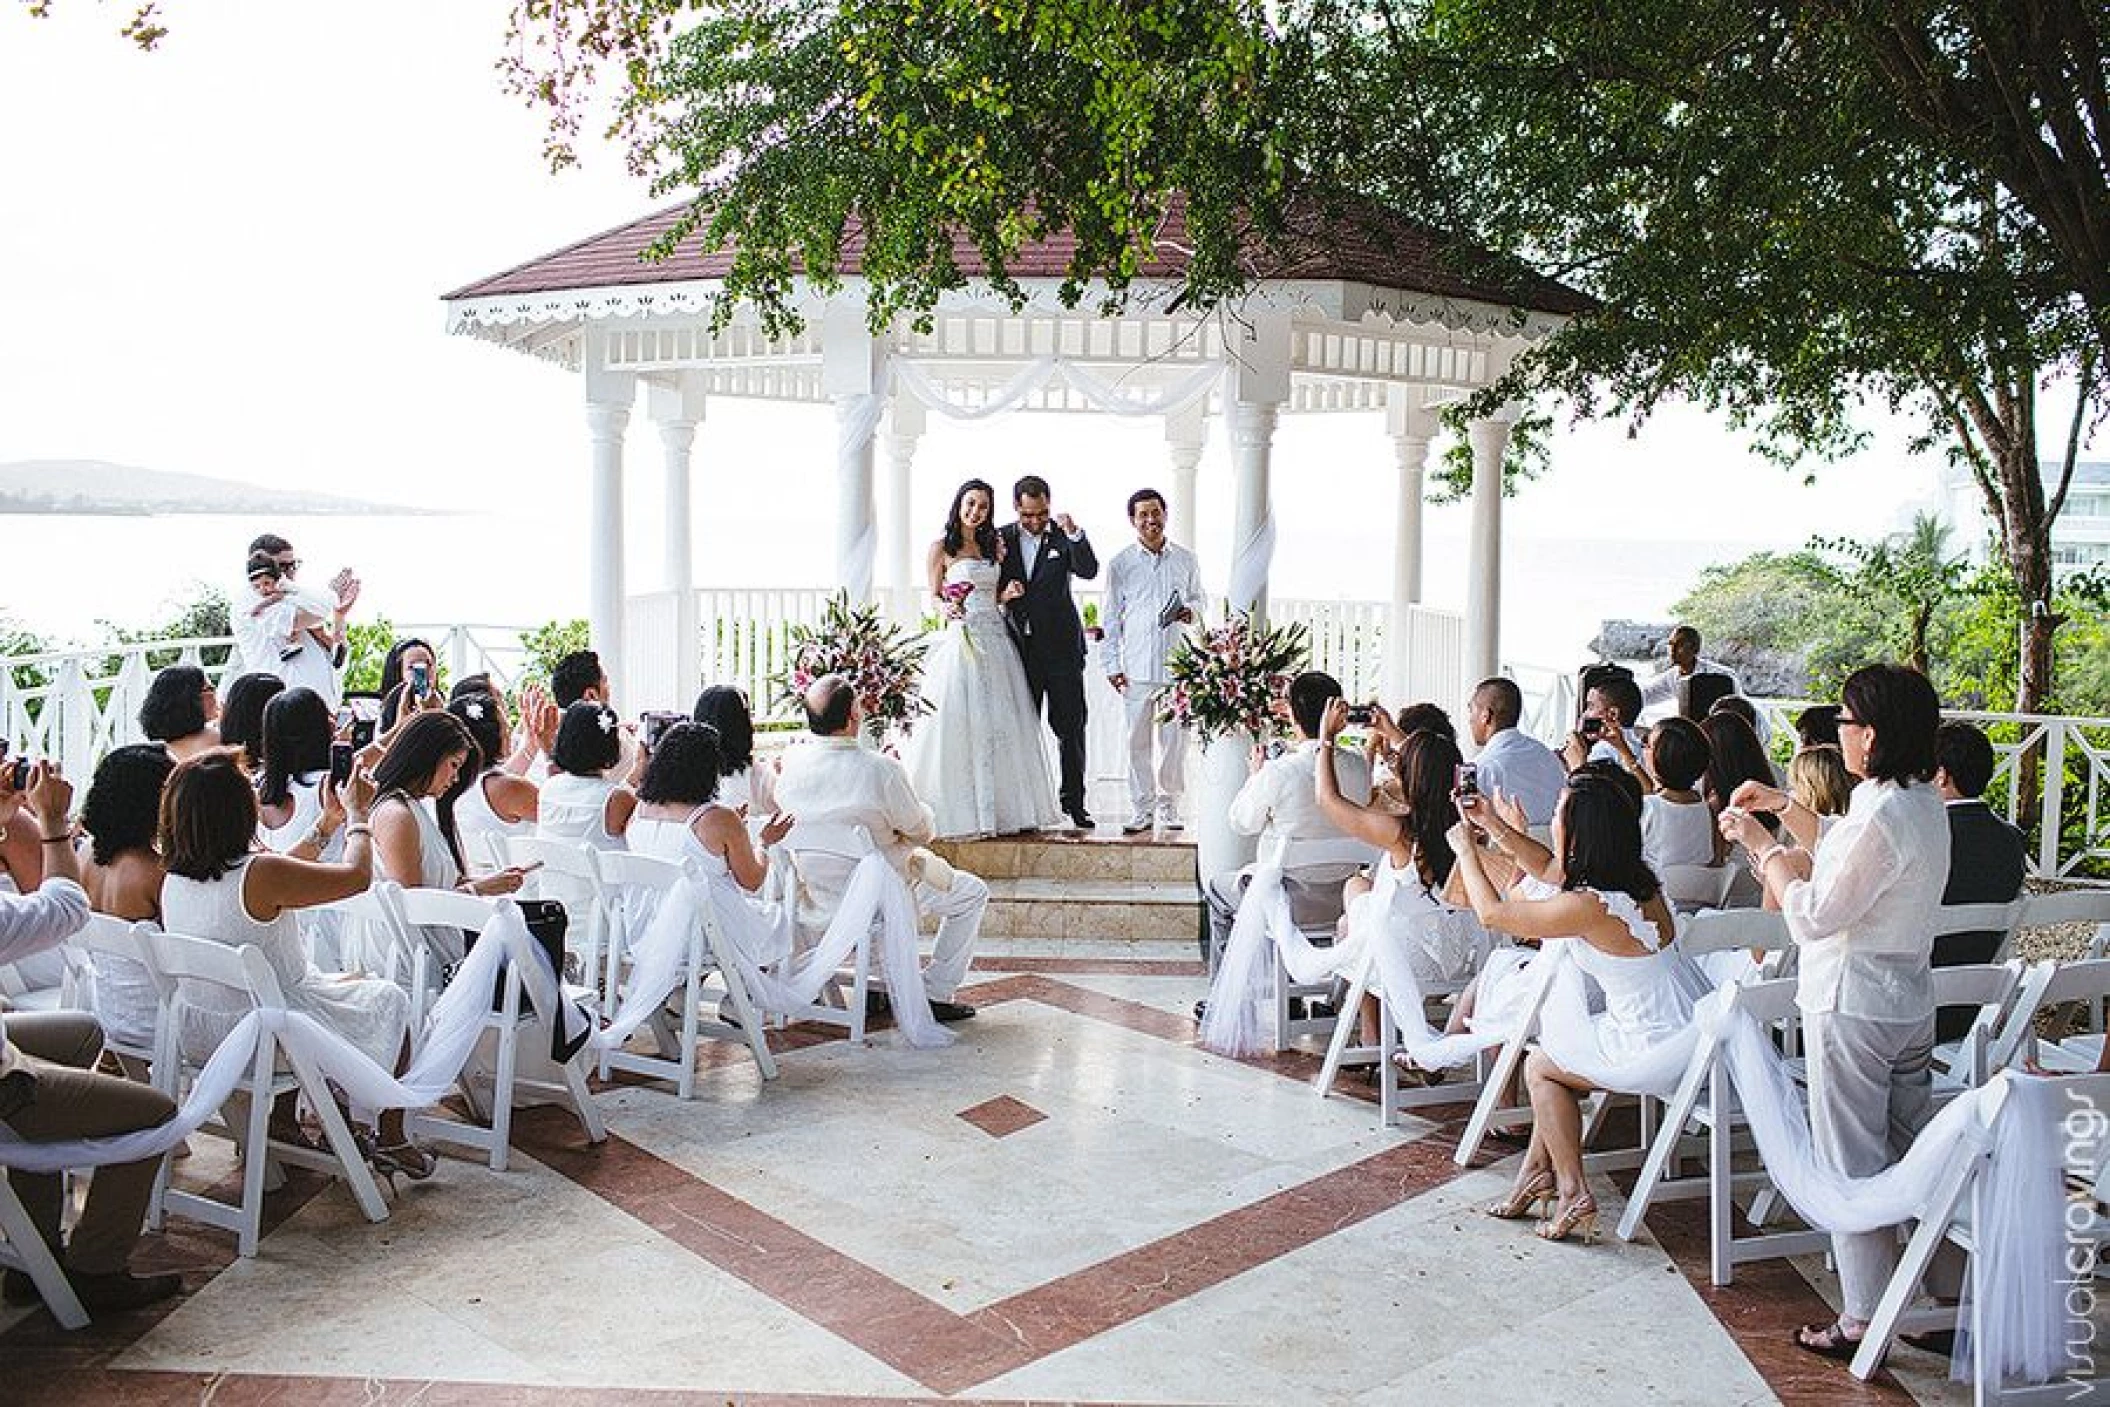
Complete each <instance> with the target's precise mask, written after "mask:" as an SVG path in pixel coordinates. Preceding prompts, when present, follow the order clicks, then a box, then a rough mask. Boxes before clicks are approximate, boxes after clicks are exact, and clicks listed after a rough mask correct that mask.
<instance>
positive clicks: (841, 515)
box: [835, 393, 886, 605]
mask: <svg viewBox="0 0 2110 1407" xmlns="http://www.w3.org/2000/svg"><path fill="white" fill-rule="evenodd" d="M885 408H886V405H885V398H884V397H882V396H878V395H874V394H871V393H866V394H864V395H856V396H837V397H836V398H835V482H836V491H835V563H836V584H837V585H838V586H840V587H842V589H843V590H844V591H846V592H847V593H849V597H850V601H851V604H853V605H858V604H862V603H864V602H866V601H870V600H871V599H872V568H873V562H874V559H875V557H876V555H877V553H878V550H879V527H878V523H877V522H876V521H875V517H876V515H875V513H874V511H873V502H872V441H873V439H874V438H875V436H876V432H877V431H878V429H879V417H880V414H881V413H882V412H883V411H884V410H885Z"/></svg>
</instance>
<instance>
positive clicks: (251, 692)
mask: <svg viewBox="0 0 2110 1407" xmlns="http://www.w3.org/2000/svg"><path fill="white" fill-rule="evenodd" d="M285 688H286V681H285V680H283V679H281V678H279V677H278V676H277V675H276V674H245V675H243V676H242V677H241V678H239V679H237V680H235V681H234V682H233V683H231V684H229V685H228V686H227V697H226V698H225V699H223V700H222V701H221V703H220V743H221V745H222V746H223V747H231V748H239V749H240V750H241V757H242V768H243V770H244V771H246V772H248V773H249V775H250V776H252V777H253V776H255V775H256V773H257V769H258V768H259V767H261V766H262V765H263V751H264V749H263V742H264V736H263V735H264V708H265V706H266V705H267V704H269V703H270V702H271V701H272V700H273V699H275V698H277V697H278V696H279V695H280V694H282V693H284V692H285Z"/></svg>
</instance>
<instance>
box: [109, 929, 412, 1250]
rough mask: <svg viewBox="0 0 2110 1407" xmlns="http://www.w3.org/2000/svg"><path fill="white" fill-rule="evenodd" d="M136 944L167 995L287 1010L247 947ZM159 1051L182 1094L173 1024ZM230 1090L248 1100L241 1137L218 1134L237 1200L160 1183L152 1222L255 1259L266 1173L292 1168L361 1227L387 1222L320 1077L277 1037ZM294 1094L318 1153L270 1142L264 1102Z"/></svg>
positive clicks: (160, 940) (166, 938)
mask: <svg viewBox="0 0 2110 1407" xmlns="http://www.w3.org/2000/svg"><path fill="white" fill-rule="evenodd" d="M140 936H141V940H142V941H143V942H144V943H145V945H146V951H147V952H149V953H151V954H152V966H153V967H154V969H155V970H156V971H158V972H159V973H160V974H161V977H162V979H163V980H164V981H165V982H167V983H168V984H170V986H171V988H172V989H173V988H174V987H175V985H176V984H179V983H184V982H190V983H197V984H199V985H202V986H209V987H215V988H218V989H220V990H222V991H224V992H228V993H231V994H233V995H234V996H236V997H238V998H240V999H241V1000H242V1001H243V1002H244V1003H245V1004H246V1005H247V1006H248V1007H249V1008H250V1009H251V1010H255V1011H262V1012H267V1013H268V1012H282V1011H284V1010H285V1008H286V1002H285V996H284V994H283V993H282V992H281V991H280V990H279V985H278V978H277V976H276V975H275V974H274V973H273V972H272V970H271V963H270V960H269V959H267V958H266V957H265V956H264V954H263V951H262V950H261V949H259V948H256V947H252V946H247V945H245V946H242V947H229V946H228V945H227V944H225V943H216V942H213V941H211V940H210V939H205V938H193V937H189V936H187V935H185V934H181V933H158V932H155V931H154V930H153V929H146V930H144V932H143V933H142V934H141V935H140ZM160 1045H161V1053H160V1059H161V1060H164V1061H166V1062H167V1068H168V1069H169V1070H171V1071H172V1072H175V1079H176V1084H175V1088H176V1089H178V1090H180V1089H181V1088H183V1086H184V1083H185V1081H186V1078H187V1077H188V1076H189V1075H190V1074H191V1073H192V1071H193V1069H194V1067H193V1066H191V1064H190V1063H189V1062H188V1061H187V1060H186V1059H185V1057H184V1055H183V1049H182V1042H181V1040H180V1038H179V1036H178V1033H177V1031H176V1022H175V1021H173V1020H164V1021H163V1022H162V1028H161V1035H160ZM281 1057H283V1063H284V1064H285V1066H286V1069H284V1070H281V1069H280V1068H279V1066H280V1064H281ZM235 1089H236V1090H237V1091H238V1092H240V1093H242V1094H245V1095H247V1096H248V1105H249V1108H248V1117H247V1118H246V1119H245V1120H244V1121H243V1123H242V1126H241V1127H240V1128H236V1127H235V1126H234V1125H232V1124H227V1123H223V1124H222V1130H223V1131H224V1132H226V1133H228V1134H229V1135H230V1136H232V1137H233V1139H234V1140H235V1143H236V1145H237V1146H238V1148H239V1149H240V1151H241V1157H242V1192H241V1200H240V1201H239V1202H234V1203H228V1202H217V1201H214V1200H213V1199H212V1198H210V1197H207V1196H205V1195H204V1194H203V1193H199V1192H189V1191H185V1190H183V1189H180V1188H176V1187H173V1186H169V1185H167V1182H166V1179H165V1178H164V1179H163V1181H162V1182H161V1183H160V1184H158V1185H157V1187H156V1190H155V1198H154V1210H153V1216H154V1217H155V1219H156V1220H157V1223H158V1220H159V1218H161V1217H162V1216H164V1215H166V1214H167V1213H169V1212H174V1213H176V1214H178V1215H180V1216H186V1217H189V1218H191V1219H192V1220H194V1221H201V1222H204V1223H205V1224H206V1225H208V1226H217V1227H220V1228H221V1229H222V1230H226V1231H232V1232H234V1233H235V1238H236V1249H237V1253H238V1254H240V1255H243V1256H253V1255H255V1254H256V1245H257V1240H258V1238H259V1236H260V1235H261V1234H262V1226H263V1215H264V1179H265V1173H266V1169H267V1167H268V1166H269V1165H270V1164H271V1163H274V1162H277V1163H290V1164H292V1165H293V1166H295V1167H303V1168H309V1169H312V1170H313V1171H315V1172H319V1173H324V1174H326V1175H329V1176H331V1177H340V1178H343V1179H344V1181H345V1184H346V1185H347V1186H349V1187H350V1188H351V1189H352V1195H353V1197H355V1198H356V1199H357V1200H358V1203H359V1210H360V1211H362V1212H364V1213H365V1214H366V1219H367V1220H368V1221H386V1220H387V1219H388V1204H387V1203H386V1202H384V1201H382V1199H381V1189H380V1187H379V1186H377V1185H376V1184H375V1182H374V1175H373V1171H372V1170H371V1169H370V1168H368V1167H367V1165H366V1160H365V1159H364V1158H363V1157H361V1156H360V1153H359V1148H358V1145H357V1144H356V1143H354V1142H353V1139H352V1131H351V1128H350V1127H349V1126H348V1125H347V1124H346V1123H345V1121H344V1115H343V1113H342V1112H341V1111H340V1110H339V1109H338V1107H337V1101H336V1100H335V1099H334V1098H333V1097H332V1096H331V1094H330V1089H329V1086H328V1084H327V1083H325V1081H324V1079H323V1075H322V1072H321V1071H319V1070H317V1069H315V1068H314V1067H313V1066H312V1065H310V1064H309V1063H308V1062H307V1060H306V1059H305V1058H304V1057H303V1056H301V1055H300V1054H299V1053H298V1052H297V1051H295V1050H294V1049H292V1048H291V1047H289V1046H283V1045H280V1044H279V1041H278V1038H277V1036H276V1035H274V1034H273V1033H272V1032H270V1031H269V1030H266V1031H265V1032H264V1034H263V1038H262V1039H261V1040H259V1041H258V1042H257V1049H256V1058H255V1060H254V1062H253V1063H252V1064H251V1066H250V1070H249V1073H248V1074H247V1075H245V1076H244V1077H243V1078H242V1079H241V1081H240V1082H239V1083H238V1084H237V1085H236V1086H235ZM296 1090H297V1091H299V1092H300V1094H301V1095H302V1096H303V1097H305V1099H306V1100H307V1102H308V1105H309V1107H310V1108H311V1109H313V1110H314V1113H315V1117H316V1119H317V1121H318V1122H320V1123H321V1125H322V1133H323V1139H324V1142H325V1145H326V1146H325V1148H323V1149H311V1148H307V1147H303V1146H300V1145H297V1144H291V1143H282V1142H280V1141H278V1140H277V1139H274V1138H272V1137H271V1136H270V1119H271V1105H272V1102H273V1101H274V1100H276V1099H277V1098H278V1097H279V1096H280V1095H282V1094H287V1093H291V1092H293V1091H296ZM165 1166H166V1164H164V1167H165Z"/></svg>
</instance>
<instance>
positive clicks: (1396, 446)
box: [1385, 386, 1437, 703]
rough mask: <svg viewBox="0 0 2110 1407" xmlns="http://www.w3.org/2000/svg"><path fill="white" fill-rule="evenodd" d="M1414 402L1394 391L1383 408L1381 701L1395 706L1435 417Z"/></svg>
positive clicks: (1404, 683) (1415, 585)
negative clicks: (1385, 531) (1386, 437)
mask: <svg viewBox="0 0 2110 1407" xmlns="http://www.w3.org/2000/svg"><path fill="white" fill-rule="evenodd" d="M1420 397H1421V393H1420V392H1419V391H1418V390H1415V389H1413V388H1410V387H1405V386H1396V387H1394V388H1393V390H1392V397H1391V401H1390V404H1388V405H1387V406H1386V408H1385V428H1386V430H1387V432H1388V433H1389V434H1390V435H1391V438H1392V456H1393V463H1394V465H1395V467H1396V470H1397V473H1396V480H1397V494H1398V496H1397V498H1396V499H1395V501H1394V504H1393V510H1394V516H1393V522H1392V619H1391V623H1390V625H1389V626H1388V627H1387V628H1386V630H1385V696H1386V697H1387V698H1390V699H1394V700H1397V701H1399V702H1401V703H1404V702H1406V701H1407V694H1408V691H1409V681H1408V672H1409V669H1410V668H1411V664H1412V661H1411V660H1410V658H1409V655H1408V650H1409V647H1410V645H1411V644H1412V638H1413V637H1412V632H1411V631H1410V630H1409V629H1408V626H1407V619H1408V617H1409V616H1410V615H1411V614H1412V608H1413V607H1414V605H1415V604H1416V603H1418V602H1419V601H1420V600H1421V564H1422V505H1423V502H1424V500H1425V498H1426V486H1425V483H1424V479H1425V476H1426V472H1427V468H1428V461H1429V443H1430V441H1431V439H1433V438H1434V435H1435V431H1436V424H1437V421H1436V414H1435V412H1433V411H1430V410H1425V409H1423V408H1422V407H1421V406H1420V404H1419V401H1420Z"/></svg>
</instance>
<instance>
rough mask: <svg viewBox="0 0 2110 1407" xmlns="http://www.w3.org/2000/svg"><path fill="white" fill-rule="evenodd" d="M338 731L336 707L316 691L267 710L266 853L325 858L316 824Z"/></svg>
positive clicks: (262, 784) (261, 789)
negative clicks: (334, 717)
mask: <svg viewBox="0 0 2110 1407" xmlns="http://www.w3.org/2000/svg"><path fill="white" fill-rule="evenodd" d="M332 729H333V720H332V718H331V716H330V706H329V705H328V704H327V703H324V702H323V699H322V695H320V694H318V693H316V692H315V691H314V690H313V689H288V690H286V691H285V692H284V693H282V694H280V695H279V696H278V697H276V698H274V699H273V700H271V702H270V703H269V704H267V705H266V706H265V708H264V719H263V727H262V751H263V763H264V765H263V770H262V772H260V773H259V774H258V776H257V779H256V799H257V832H256V834H257V839H258V840H260V841H262V842H263V843H264V846H265V848H266V849H269V850H274V851H277V852H278V853H279V854H281V855H285V854H293V855H298V856H299V857H300V858H301V859H304V860H319V859H322V858H323V844H324V842H323V841H322V839H321V838H320V837H319V836H318V835H317V834H316V831H315V818H316V817H317V816H319V815H321V814H322V785H323V782H324V781H325V780H326V779H327V778H328V776H329V769H330V742H331V738H332ZM332 858H334V857H332Z"/></svg>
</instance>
